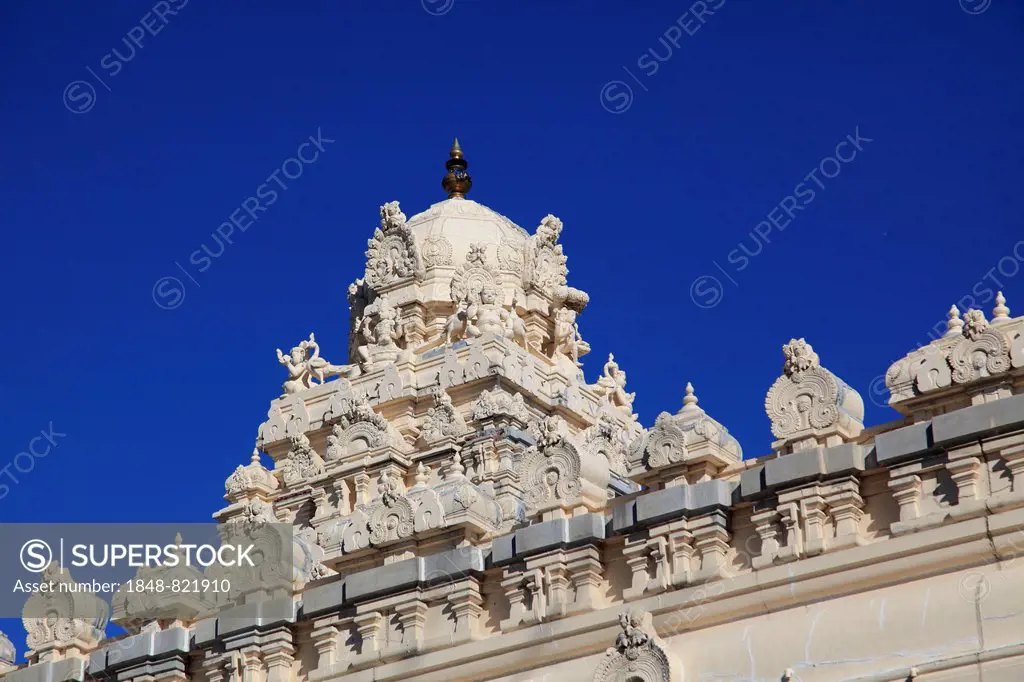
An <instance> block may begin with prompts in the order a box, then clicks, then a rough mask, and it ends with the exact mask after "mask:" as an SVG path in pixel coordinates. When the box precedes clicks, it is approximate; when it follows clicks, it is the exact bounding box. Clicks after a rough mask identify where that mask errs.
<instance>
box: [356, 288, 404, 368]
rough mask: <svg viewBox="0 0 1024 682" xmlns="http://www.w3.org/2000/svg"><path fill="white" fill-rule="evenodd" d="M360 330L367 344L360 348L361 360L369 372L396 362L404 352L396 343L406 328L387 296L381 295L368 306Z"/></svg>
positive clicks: (401, 337)
mask: <svg viewBox="0 0 1024 682" xmlns="http://www.w3.org/2000/svg"><path fill="white" fill-rule="evenodd" d="M360 332H361V335H362V337H363V340H364V341H366V345H365V346H360V347H359V349H358V353H359V362H360V364H361V365H362V368H363V369H364V370H365V371H367V372H372V371H374V370H377V369H379V368H380V367H381V366H383V365H385V364H388V363H393V362H395V361H396V360H397V359H398V358H399V356H401V354H402V349H401V348H400V347H399V346H398V344H397V343H396V342H397V341H401V340H402V339H403V338H404V337H405V329H404V328H403V327H402V326H401V324H400V322H399V318H398V311H397V310H396V309H395V308H394V306H392V305H391V303H389V302H388V298H387V296H383V295H382V296H379V297H377V300H375V301H374V302H373V303H371V304H370V305H368V306H366V310H365V311H364V315H363V320H362V322H361V324H360Z"/></svg>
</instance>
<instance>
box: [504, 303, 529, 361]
mask: <svg viewBox="0 0 1024 682" xmlns="http://www.w3.org/2000/svg"><path fill="white" fill-rule="evenodd" d="M518 306H519V291H518V290H517V291H515V292H513V293H512V308H511V309H510V310H509V311H508V315H507V316H506V317H505V338H509V339H512V340H513V341H514V342H516V343H517V344H519V345H520V346H522V347H523V348H527V347H528V345H527V340H526V323H525V322H523V318H521V317H519V312H518V310H517V308H518Z"/></svg>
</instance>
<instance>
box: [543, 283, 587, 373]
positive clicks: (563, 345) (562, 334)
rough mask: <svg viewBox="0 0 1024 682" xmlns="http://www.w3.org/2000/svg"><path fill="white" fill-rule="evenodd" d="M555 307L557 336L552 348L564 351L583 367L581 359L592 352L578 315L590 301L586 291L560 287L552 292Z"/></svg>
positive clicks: (560, 351)
mask: <svg viewBox="0 0 1024 682" xmlns="http://www.w3.org/2000/svg"><path fill="white" fill-rule="evenodd" d="M552 296H553V299H554V304H553V305H555V306H557V307H556V308H555V315H554V317H555V337H554V344H553V347H552V350H553V351H554V352H555V353H563V354H564V355H566V356H567V357H569V359H570V360H572V361H573V364H575V365H576V366H577V367H582V363H580V361H579V359H580V358H581V357H583V356H584V355H586V354H587V353H589V352H590V344H588V343H587V342H586V341H584V340H583V337H582V336H580V328H579V325H578V324H577V323H576V317H577V316H578V315H579V313H581V312H583V309H584V308H585V307H586V306H587V303H589V302H590V297H589V296H588V295H587V293H586V292H585V291H580V290H579V289H574V288H572V287H558V288H557V289H555V290H554V293H553V294H552Z"/></svg>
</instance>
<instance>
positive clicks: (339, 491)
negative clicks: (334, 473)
mask: <svg viewBox="0 0 1024 682" xmlns="http://www.w3.org/2000/svg"><path fill="white" fill-rule="evenodd" d="M332 486H333V488H334V496H335V498H336V499H337V500H338V515H339V516H344V515H346V514H351V513H352V501H351V500H350V499H349V494H348V482H347V481H345V479H344V478H336V479H334V481H333V482H332Z"/></svg>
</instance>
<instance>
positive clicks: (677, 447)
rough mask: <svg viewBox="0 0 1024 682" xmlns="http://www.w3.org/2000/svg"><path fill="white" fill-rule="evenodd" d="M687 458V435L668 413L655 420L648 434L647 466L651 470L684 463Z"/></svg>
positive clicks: (663, 413)
mask: <svg viewBox="0 0 1024 682" xmlns="http://www.w3.org/2000/svg"><path fill="white" fill-rule="evenodd" d="M685 457H686V434H685V433H684V432H683V429H682V428H681V427H680V426H679V425H678V424H676V422H675V419H674V418H673V416H672V415H671V414H669V413H668V412H662V413H661V414H659V415H658V417H657V419H655V420H654V427H653V428H651V430H650V431H649V432H648V434H647V466H648V467H649V468H651V469H656V468H658V467H663V466H668V465H669V464H676V463H678V462H682V461H683V459H684V458H685Z"/></svg>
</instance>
